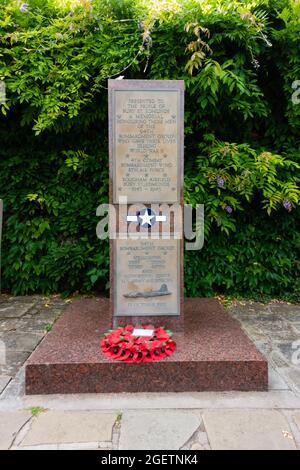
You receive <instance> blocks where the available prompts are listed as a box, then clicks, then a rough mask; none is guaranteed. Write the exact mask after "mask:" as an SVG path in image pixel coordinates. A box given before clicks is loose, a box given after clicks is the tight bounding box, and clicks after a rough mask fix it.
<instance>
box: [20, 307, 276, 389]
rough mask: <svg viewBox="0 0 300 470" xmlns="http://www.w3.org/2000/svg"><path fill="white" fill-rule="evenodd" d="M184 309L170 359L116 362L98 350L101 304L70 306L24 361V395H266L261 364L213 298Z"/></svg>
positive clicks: (105, 315)
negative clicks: (181, 327)
mask: <svg viewBox="0 0 300 470" xmlns="http://www.w3.org/2000/svg"><path fill="white" fill-rule="evenodd" d="M184 311H185V330H184V333H183V332H178V333H174V339H175V341H176V343H177V349H176V351H175V353H174V354H173V355H172V356H170V357H168V358H166V359H164V360H162V361H158V362H155V363H140V364H134V363H133V364H128V363H126V364H123V363H119V362H117V361H113V360H110V359H107V358H106V357H105V356H104V355H103V354H102V353H101V351H100V349H99V340H100V338H101V337H102V335H103V333H104V332H105V331H106V330H108V329H109V328H110V318H109V301H108V300H107V299H102V298H101V299H83V300H79V301H76V302H74V303H73V304H71V305H70V306H69V307H68V309H67V310H66V311H65V313H63V315H62V316H61V317H60V318H59V320H58V321H57V322H56V323H55V325H54V327H53V329H52V331H51V332H50V333H48V334H47V336H46V337H45V338H44V340H43V341H42V343H41V344H40V345H39V346H38V348H37V349H36V350H35V351H34V352H33V354H32V355H31V356H30V358H29V360H28V361H27V364H26V393H27V394H47V393H88V392H89V393H91V392H96V393H100V392H104V393H110V392H114V393H119V392H187V391H190V392H192V391H218V390H219V391H224V390H244V391H246V390H267V388H268V365H267V361H266V359H265V358H264V357H263V356H262V354H261V353H260V352H259V351H258V350H257V349H256V347H255V345H254V344H253V343H252V341H250V339H249V338H248V337H247V336H246V334H245V333H244V332H243V331H242V330H241V328H240V326H239V324H238V322H237V321H235V320H233V319H232V318H231V317H230V316H229V315H228V314H227V313H226V312H225V310H224V309H223V307H222V306H221V305H220V304H219V303H218V302H217V301H216V300H214V299H199V298H195V299H187V300H186V301H185V304H184ZM162 326H163V325H162Z"/></svg>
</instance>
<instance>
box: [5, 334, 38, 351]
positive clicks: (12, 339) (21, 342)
mask: <svg viewBox="0 0 300 470" xmlns="http://www.w3.org/2000/svg"><path fill="white" fill-rule="evenodd" d="M43 336H44V333H42V332H38V333H28V332H16V331H10V332H6V333H0V342H2V341H3V343H4V344H5V347H6V350H14V351H30V352H31V351H33V349H35V347H36V346H37V344H38V343H39V342H40V341H41V339H42V338H43Z"/></svg>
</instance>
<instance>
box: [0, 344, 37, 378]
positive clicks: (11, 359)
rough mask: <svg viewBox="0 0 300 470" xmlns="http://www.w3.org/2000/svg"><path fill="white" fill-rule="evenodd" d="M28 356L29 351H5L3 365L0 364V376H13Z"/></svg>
mask: <svg viewBox="0 0 300 470" xmlns="http://www.w3.org/2000/svg"><path fill="white" fill-rule="evenodd" d="M29 355H30V351H11V350H8V351H6V360H5V364H0V375H15V374H16V373H17V372H18V370H19V369H20V367H21V366H22V365H23V364H24V362H25V361H26V359H27V358H28V356H29Z"/></svg>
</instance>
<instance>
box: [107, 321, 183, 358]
mask: <svg viewBox="0 0 300 470" xmlns="http://www.w3.org/2000/svg"><path fill="white" fill-rule="evenodd" d="M135 328H141V329H143V330H147V329H149V330H153V334H149V336H134V335H133V334H132V333H133V330H134V329H135ZM172 335H173V333H172V332H171V331H170V330H164V329H163V328H154V327H153V326H149V325H147V326H136V327H134V326H132V325H127V326H125V327H119V328H117V329H115V330H110V331H109V332H108V333H106V334H105V336H104V338H103V339H102V340H101V349H102V352H103V354H105V356H107V357H109V358H110V359H115V360H116V361H122V362H152V361H159V360H161V359H164V358H165V357H168V356H171V354H173V352H174V351H175V349H176V343H175V341H173V340H172Z"/></svg>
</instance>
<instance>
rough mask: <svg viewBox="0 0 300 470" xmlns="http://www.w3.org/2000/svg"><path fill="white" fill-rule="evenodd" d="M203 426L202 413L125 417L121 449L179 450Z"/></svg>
mask: <svg viewBox="0 0 300 470" xmlns="http://www.w3.org/2000/svg"><path fill="white" fill-rule="evenodd" d="M200 424H201V417H200V414H199V413H197V412H188V411H182V410H181V411H180V410H151V411H143V412H139V411H128V412H126V413H124V414H123V417H122V422H121V433H120V441H119V449H120V450H140V449H141V450H179V449H180V448H181V447H183V446H184V444H185V443H186V442H187V441H188V440H189V439H190V438H191V437H192V435H193V434H194V433H195V432H196V430H197V429H198V427H199V426H200Z"/></svg>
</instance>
